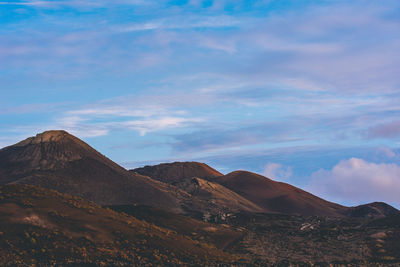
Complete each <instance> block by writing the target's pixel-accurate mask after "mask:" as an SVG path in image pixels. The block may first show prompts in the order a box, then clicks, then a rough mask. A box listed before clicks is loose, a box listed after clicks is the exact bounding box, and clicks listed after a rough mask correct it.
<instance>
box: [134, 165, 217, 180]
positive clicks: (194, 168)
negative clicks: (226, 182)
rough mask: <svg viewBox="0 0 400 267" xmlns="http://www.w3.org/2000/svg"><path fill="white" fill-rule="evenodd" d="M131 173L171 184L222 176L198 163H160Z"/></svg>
mask: <svg viewBox="0 0 400 267" xmlns="http://www.w3.org/2000/svg"><path fill="white" fill-rule="evenodd" d="M132 172H136V173H139V174H141V175H145V176H149V177H151V178H153V179H157V180H159V181H162V182H165V183H169V184H173V183H175V182H179V181H181V180H183V179H185V178H192V177H198V178H203V179H211V178H215V177H219V176H222V175H223V174H222V173H220V172H218V171H217V170H215V169H213V168H211V167H210V166H208V165H207V164H204V163H200V162H173V163H162V164H158V165H154V166H145V167H142V168H137V169H134V170H132Z"/></svg>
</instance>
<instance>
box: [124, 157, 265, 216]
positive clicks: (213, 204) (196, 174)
mask: <svg viewBox="0 0 400 267" xmlns="http://www.w3.org/2000/svg"><path fill="white" fill-rule="evenodd" d="M131 171H132V172H134V173H139V174H142V175H146V176H149V177H151V178H152V179H155V180H159V181H162V182H165V183H168V184H171V185H174V186H176V187H177V188H179V189H181V190H183V191H185V192H187V193H189V194H190V195H191V196H192V197H193V198H192V199H193V200H195V201H192V203H191V205H190V208H191V209H192V210H202V211H203V214H202V216H203V215H204V212H206V213H207V214H206V216H209V215H208V214H210V215H215V214H220V213H224V212H225V213H226V212H238V211H248V212H262V211H263V209H262V208H260V207H258V206H257V205H256V204H254V203H252V202H251V201H249V200H247V199H246V198H244V197H242V196H240V195H238V194H236V193H235V192H233V191H231V190H229V189H228V188H226V187H224V186H222V185H220V184H217V183H214V182H213V179H215V178H217V177H220V176H222V175H223V174H221V173H220V172H218V171H217V170H215V169H213V168H211V167H210V166H208V165H206V164H204V163H200V162H173V163H163V164H158V165H154V166H145V167H142V168H137V169H134V170H131Z"/></svg>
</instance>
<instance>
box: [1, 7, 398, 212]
mask: <svg viewBox="0 0 400 267" xmlns="http://www.w3.org/2000/svg"><path fill="white" fill-rule="evenodd" d="M399 115H400V2H399V1H397V0H394V1H392V0H385V1H368V0H354V1H342V0H336V1H328V0H326V1H324V0H320V1H311V0H308V1H303V0H292V1H289V0H276V1H274V0H250V1H244V0H235V1H228V0H190V1H189V0H186V1H178V0H175V1H173V0H172V1H167V0H159V1H151V0H146V1H145V0H115V1H104V0H96V1H88V0H79V1H76V0H70V1H65V0H60V1H47V0H43V1H38V0H26V1H0V147H5V146H8V145H11V144H14V143H16V142H18V141H20V140H22V139H25V138H27V137H29V136H33V135H35V134H37V133H40V132H43V131H45V130H50V129H64V130H67V131H68V132H70V133H71V134H74V135H76V136H77V137H79V138H81V139H83V140H84V141H86V142H87V143H89V144H90V145H92V146H93V147H94V148H96V149H97V150H99V151H100V152H101V153H103V154H105V155H107V156H108V157H109V158H111V159H112V160H114V161H116V162H118V163H120V164H121V165H122V166H124V167H126V168H135V167H139V166H143V165H151V164H157V163H161V162H172V161H201V162H205V163H207V164H209V165H210V166H212V167H214V168H216V169H217V170H219V171H221V172H223V173H228V172H230V171H233V170H238V169H243V170H249V171H252V172H256V173H260V174H263V175H266V176H267V177H270V178H272V179H274V180H278V181H283V182H287V183H290V184H293V185H295V186H299V187H301V188H302V189H305V190H307V191H310V192H312V193H314V194H317V195H318V196H321V197H323V198H325V199H328V200H330V201H335V202H339V203H342V204H345V205H357V204H360V203H366V202H371V201H384V202H387V203H389V204H391V205H394V206H396V207H398V208H400V116H399Z"/></svg>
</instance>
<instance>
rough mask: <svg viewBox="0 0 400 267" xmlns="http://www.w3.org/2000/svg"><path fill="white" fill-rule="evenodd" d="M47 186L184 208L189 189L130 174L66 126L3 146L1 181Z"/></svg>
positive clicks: (102, 200)
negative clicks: (59, 129)
mask: <svg viewBox="0 0 400 267" xmlns="http://www.w3.org/2000/svg"><path fill="white" fill-rule="evenodd" d="M7 183H19V184H33V185H40V186H42V187H45V188H51V189H55V190H57V191H60V192H63V193H68V194H72V195H77V196H81V197H83V198H84V199H87V200H91V201H94V202H96V203H98V204H102V205H122V204H132V203H139V204H145V205H151V206H155V207H160V208H165V209H168V210H170V211H176V212H179V211H181V208H180V199H184V198H188V197H189V196H188V194H186V193H185V192H183V191H180V190H177V189H176V188H172V186H170V185H166V184H164V183H161V182H159V181H155V180H152V179H150V178H149V177H145V176H142V175H139V174H137V173H131V172H129V171H127V170H125V169H124V168H122V167H121V166H119V165H118V164H116V163H114V162H113V161H111V160H110V159H108V158H106V157H105V156H103V155H102V154H100V153H99V152H97V151H96V150H95V149H93V148H92V147H90V146H89V145H87V144H86V143H84V142H83V141H81V140H80V139H78V138H76V137H74V136H72V135H70V134H68V133H67V132H65V131H47V132H44V133H42V134H38V135H36V136H35V137H31V138H28V139H26V140H24V141H22V142H19V143H18V144H15V145H13V146H9V147H6V148H3V149H1V150H0V184H7Z"/></svg>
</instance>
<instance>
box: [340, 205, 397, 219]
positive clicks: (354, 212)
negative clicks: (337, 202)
mask: <svg viewBox="0 0 400 267" xmlns="http://www.w3.org/2000/svg"><path fill="white" fill-rule="evenodd" d="M346 215H348V216H350V217H356V218H383V217H387V216H392V215H400V211H399V210H397V209H395V208H393V207H392V206H390V205H388V204H386V203H383V202H372V203H368V204H364V205H359V206H356V207H350V208H349V209H348V210H347V211H346Z"/></svg>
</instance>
